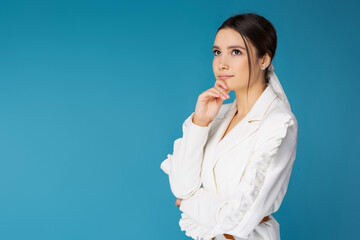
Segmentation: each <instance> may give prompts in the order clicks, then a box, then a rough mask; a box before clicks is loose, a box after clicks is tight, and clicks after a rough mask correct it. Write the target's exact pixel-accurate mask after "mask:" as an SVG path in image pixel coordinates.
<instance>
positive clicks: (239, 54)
mask: <svg viewBox="0 0 360 240" xmlns="http://www.w3.org/2000/svg"><path fill="white" fill-rule="evenodd" d="M235 51H237V52H239V54H235V55H240V54H241V51H240V50H238V49H234V50H233V52H235Z"/></svg>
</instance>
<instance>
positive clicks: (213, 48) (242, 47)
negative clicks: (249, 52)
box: [213, 46, 246, 50]
mask: <svg viewBox="0 0 360 240" xmlns="http://www.w3.org/2000/svg"><path fill="white" fill-rule="evenodd" d="M215 48H217V49H220V48H219V47H218V46H213V49H215ZM227 48H228V49H230V48H241V49H243V50H246V49H245V48H244V47H242V46H229V47H227Z"/></svg>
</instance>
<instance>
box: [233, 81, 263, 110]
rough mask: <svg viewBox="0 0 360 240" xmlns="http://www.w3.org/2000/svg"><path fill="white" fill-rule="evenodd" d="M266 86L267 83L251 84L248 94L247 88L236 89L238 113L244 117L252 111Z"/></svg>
mask: <svg viewBox="0 0 360 240" xmlns="http://www.w3.org/2000/svg"><path fill="white" fill-rule="evenodd" d="M266 87H267V86H266V84H265V83H261V84H257V85H253V86H249V92H248V94H247V89H246V88H245V89H239V90H235V96H236V104H237V113H236V115H237V116H239V117H242V116H245V115H246V114H247V113H248V112H250V110H251V108H252V107H253V106H254V104H255V102H256V100H258V98H259V97H260V96H261V94H262V93H263V92H264V90H265V89H266Z"/></svg>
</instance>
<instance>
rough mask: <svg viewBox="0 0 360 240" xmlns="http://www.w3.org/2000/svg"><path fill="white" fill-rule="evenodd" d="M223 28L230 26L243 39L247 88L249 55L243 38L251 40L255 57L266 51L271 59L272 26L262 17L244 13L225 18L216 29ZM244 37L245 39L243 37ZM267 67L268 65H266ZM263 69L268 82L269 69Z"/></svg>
mask: <svg viewBox="0 0 360 240" xmlns="http://www.w3.org/2000/svg"><path fill="white" fill-rule="evenodd" d="M224 28H231V29H234V30H235V31H237V32H238V33H240V35H241V37H242V39H243V40H244V43H245V47H246V52H247V55H248V62H249V81H248V90H249V84H250V78H251V68H252V65H251V61H250V60H251V56H250V55H249V48H248V46H247V44H246V41H245V39H247V40H248V41H250V42H251V44H252V45H253V46H254V47H255V51H256V58H257V59H258V58H261V57H263V56H264V55H265V54H266V53H268V54H269V56H270V57H271V61H272V60H273V59H274V56H275V51H276V44H277V36H276V30H275V28H274V26H273V25H272V24H271V23H270V22H269V21H268V20H267V19H266V18H264V17H262V16H260V15H258V14H255V13H244V14H239V15H235V16H232V17H230V18H229V19H227V20H226V21H225V22H224V23H223V24H222V25H221V26H220V27H219V29H218V30H217V32H218V31H219V30H220V29H224ZM244 38H245V39H244ZM268 67H269V66H268ZM268 67H267V68H266V69H265V83H266V84H268V83H269V73H268V72H269V69H268Z"/></svg>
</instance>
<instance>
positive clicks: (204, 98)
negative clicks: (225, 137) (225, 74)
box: [192, 80, 230, 127]
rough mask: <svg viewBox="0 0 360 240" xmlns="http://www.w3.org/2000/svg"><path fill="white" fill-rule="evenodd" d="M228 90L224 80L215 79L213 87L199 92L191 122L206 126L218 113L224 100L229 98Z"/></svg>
mask: <svg viewBox="0 0 360 240" xmlns="http://www.w3.org/2000/svg"><path fill="white" fill-rule="evenodd" d="M229 92H230V90H229V88H228V86H227V83H226V82H225V80H217V81H216V82H215V85H214V87H213V88H210V89H208V90H206V91H205V92H203V93H201V94H200V95H199V97H198V100H197V103H196V107H195V114H194V117H193V119H192V121H193V123H195V124H196V125H199V126H202V127H206V126H208V125H209V124H210V123H211V122H212V121H213V120H214V118H215V117H216V115H217V114H218V112H219V110H220V108H221V105H222V103H223V102H224V100H225V99H228V98H230V95H229V94H228V93H229Z"/></svg>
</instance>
